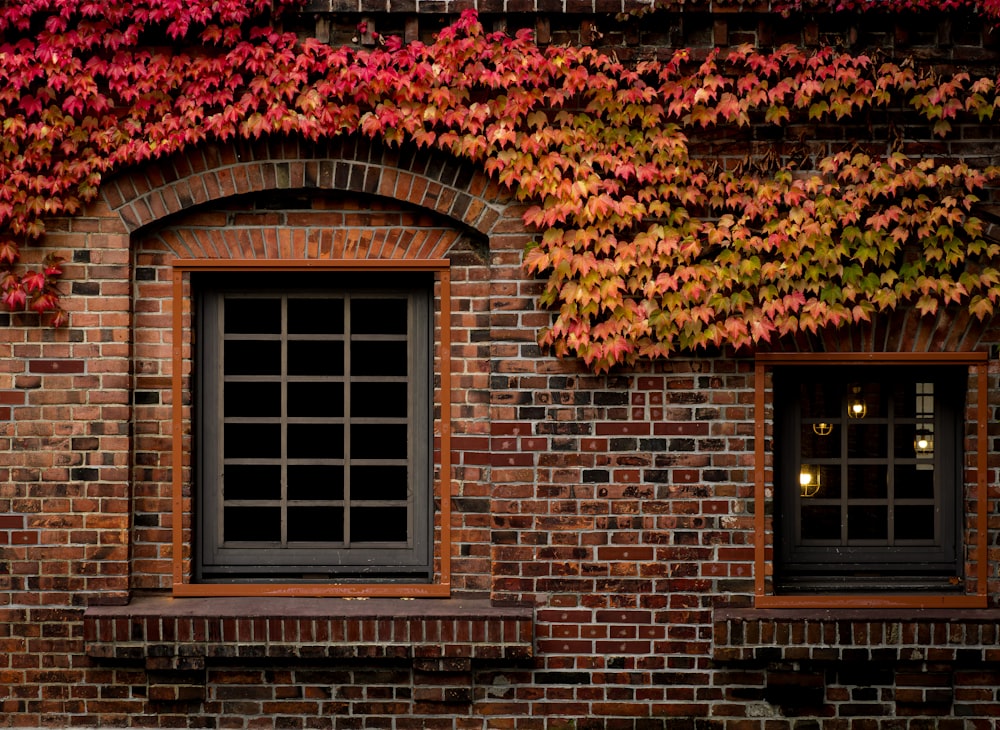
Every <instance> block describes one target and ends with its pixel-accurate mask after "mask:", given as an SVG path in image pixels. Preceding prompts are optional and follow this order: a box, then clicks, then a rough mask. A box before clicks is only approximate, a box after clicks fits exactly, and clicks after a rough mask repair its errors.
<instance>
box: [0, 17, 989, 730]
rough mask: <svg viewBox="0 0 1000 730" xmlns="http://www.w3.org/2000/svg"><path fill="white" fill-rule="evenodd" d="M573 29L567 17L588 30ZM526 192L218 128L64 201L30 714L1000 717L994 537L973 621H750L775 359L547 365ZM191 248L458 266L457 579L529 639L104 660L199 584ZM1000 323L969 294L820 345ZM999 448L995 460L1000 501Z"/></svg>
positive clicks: (3, 633) (860, 345)
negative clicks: (756, 449)
mask: <svg viewBox="0 0 1000 730" xmlns="http://www.w3.org/2000/svg"><path fill="white" fill-rule="evenodd" d="M571 20H572V23H578V21H579V18H576V17H574V18H572V19H571ZM554 22H555V23H556V26H557V27H556V28H555V29H554V38H556V39H558V38H561V37H563V36H561V35H560V34H565V35H566V37H568V36H569V32H570V31H569V30H566V29H565V28H561V27H559V25H560V23H562V24H564V25H568V24H570V20H566V19H561V20H560V19H558V18H557V20H556V21H554ZM691 22H692V23H696V21H691ZM749 23H750V21H748V20H746V19H742V18H739V17H737V16H730V20H729V21H728V24H727V25H726V26H725V28H724V30H725V31H726V32H727V33H728V36H727V38H728V39H730V40H734V39H735V37H736V36H735V35H734V33H735V32H736V31H734V28H735V29H736V30H738V31H739V32H741V33H744V34H749V33H751V31H752V32H753V33H757V32H758V31H760V28H758V27H757V25H756V21H754V22H753V24H751V25H752V27H751V25H748V24H749ZM744 26H746V27H744ZM692 27H693V26H692V25H690V24H689V25H688V26H687V32H688V33H693V32H694V31H693V30H692ZM699 27H701V28H702V31H704V32H703V33H702V35H705V34H706V33H708V31H709V30H710V31H711V33H708V35H705V37H706V38H712V39H714V38H715V35H717V34H718V33H720V32H721V30H720V28H719V26H717V25H713V24H707V23H702V25H701V26H699ZM550 30H552V28H551V27H550ZM577 30H578V28H574V31H573V32H576V31H577ZM713 34H715V35H713ZM623 38H624V40H623V41H622V43H623V45H624V46H626V47H630V46H629V41H628V37H627V36H623ZM897 40H898V39H897ZM633 45H635V44H633ZM963 47H964V46H963ZM980 50H981V49H980ZM956 52H957V51H956ZM282 196H285V197H286V198H288V199H289V200H290V201H291V202H289V203H288V205H286V206H283V207H279V208H277V209H275V208H274V202H275V200H277V199H279V198H281V197H282ZM522 212H523V208H522V206H521V204H519V203H517V202H515V201H514V200H512V199H511V198H510V196H509V195H507V194H505V193H504V191H501V190H499V189H497V187H496V186H495V185H494V184H492V183H490V182H489V181H488V180H487V179H486V178H485V177H484V176H483V175H482V174H481V173H480V172H479V171H476V170H474V169H471V168H468V167H465V166H462V165H458V164H456V163H455V162H454V161H452V160H446V159H444V158H442V157H439V156H434V155H429V154H425V153H415V152H412V151H402V152H400V151H393V150H383V149H381V148H379V147H377V146H374V147H373V146H371V145H369V144H367V143H358V142H355V141H351V140H349V141H344V142H342V143H335V144H331V145H329V146H325V147H316V146H305V145H303V146H299V145H297V144H295V143H292V142H286V143H280V144H279V143H275V144H272V145H264V144H261V145H254V146H246V147H241V148H228V147H220V148H208V149H205V150H198V151H196V152H193V153H191V154H190V155H189V156H187V157H184V158H181V159H177V160H172V161H170V163H169V164H162V165H159V166H150V167H146V168H143V169H141V170H138V171H134V172H132V173H130V174H127V175H122V176H121V177H119V178H117V179H115V180H112V181H109V182H107V183H106V184H105V185H104V187H103V189H102V199H101V200H100V202H98V203H97V204H95V205H93V206H91V207H90V209H88V210H87V211H86V213H85V214H84V215H82V216H80V217H77V218H73V219H68V220H59V221H54V222H53V223H52V224H51V225H50V231H51V232H50V234H49V235H48V236H47V238H46V240H45V245H44V246H43V247H35V248H32V249H30V250H29V251H28V254H29V255H30V256H34V257H37V258H39V259H40V258H41V257H42V256H43V255H44V254H45V253H48V252H54V253H57V254H60V255H62V256H64V257H66V258H67V260H68V264H67V266H66V277H65V281H66V283H65V285H64V286H65V288H66V290H67V291H66V293H67V297H66V299H65V304H66V306H67V307H68V308H69V309H70V312H71V322H70V326H69V327H67V328H65V329H61V330H58V331H54V330H51V329H48V328H46V327H43V326H38V323H37V321H36V318H35V317H34V316H33V315H30V314H17V315H11V316H10V317H9V319H10V326H8V327H5V328H4V329H3V330H2V332H3V334H2V338H0V726H3V727H28V726H36V725H47V726H52V727H64V726H76V725H79V726H96V725H103V726H135V727H220V728H221V727H233V728H271V727H289V728H299V727H301V728H312V727H320V728H361V727H372V728H383V727H385V728H387V727H396V728H411V727H412V728H438V727H440V728H522V729H529V728H530V729H535V728H538V729H541V728H550V729H555V728H564V727H565V728H569V727H575V728H635V729H638V728H653V727H656V728H669V729H670V730H674V729H675V728H681V729H682V730H686V729H688V728H690V729H692V730H695V729H697V730H709V729H711V730H715V729H716V728H727V729H728V730H748V729H750V728H752V729H753V730H772V729H775V730H777V729H781V730H784V729H785V728H789V729H792V728H796V729H798V730H805V729H806V728H810V729H811V728H818V727H825V728H835V729H836V730H862V729H864V730H867V729H868V728H876V727H879V728H890V727H891V728H901V729H902V728H906V729H907V730H917V729H918V728H930V727H935V728H944V729H945V730H948V729H949V728H954V730H958V729H959V728H962V730H968V728H975V729H976V730H979V728H983V729H985V728H992V727H993V722H994V718H996V717H997V716H1000V702H998V701H997V700H996V696H995V695H996V693H995V691H994V688H995V685H996V683H997V681H998V680H1000V656H997V655H996V654H995V650H993V649H991V648H990V647H992V646H993V645H995V643H996V641H997V638H998V636H1000V633H998V632H1000V621H998V618H997V616H1000V613H998V612H996V609H997V608H1000V606H998V602H997V601H996V599H995V598H994V596H995V595H996V593H997V589H998V588H1000V579H998V576H997V568H998V565H1000V561H998V560H997V556H996V555H995V550H993V549H992V548H991V552H990V560H991V564H990V570H989V574H990V577H991V584H990V590H989V594H990V606H991V609H990V610H989V611H985V612H966V613H964V614H962V615H955V616H952V617H950V618H953V619H954V621H952V622H950V623H949V622H948V621H947V620H946V619H943V618H942V617H940V616H936V617H928V618H926V620H925V619H921V621H923V623H920V622H915V623H914V628H912V629H911V628H905V629H900V630H896V629H893V628H892V626H894V625H897V624H899V619H898V617H895V618H894V617H888V616H886V617H882V618H878V617H876V618H875V619H872V618H871V617H863V618H858V617H854V618H848V617H843V616H841V617H840V618H838V617H837V616H832V617H825V619H824V620H825V623H824V624H823V627H822V629H817V631H819V633H818V634H816V638H811V637H812V634H809V633H807V630H806V627H807V625H809V624H808V621H809V620H812V619H813V617H810V616H803V615H798V616H793V617H792V618H791V619H789V620H786V621H784V623H783V624H782V622H781V621H778V620H776V619H773V617H772V618H768V616H766V615H765V616H764V617H759V616H758V617H748V616H745V615H743V614H738V615H735V617H734V616H733V615H728V614H727V615H723V614H722V611H723V609H725V610H733V609H738V608H742V607H748V606H750V605H752V591H753V584H752V569H753V545H754V539H755V538H754V533H753V516H752V502H753V500H752V491H753V468H754V459H753V445H754V444H753V436H754V412H753V370H752V364H753V361H752V358H751V357H749V356H739V357H736V356H733V355H732V354H726V355H724V356H719V357H697V358H694V357H678V358H676V359H674V360H671V361H669V362H665V363H658V364H643V365H641V366H639V367H637V368H635V369H633V370H629V371H619V372H615V373H613V374H611V375H608V376H600V377H598V376H594V375H591V374H588V373H587V372H585V371H584V370H583V368H582V367H581V365H580V364H579V363H578V362H575V361H572V360H566V361H557V360H555V359H552V358H549V357H546V356H543V355H542V353H540V352H539V350H538V347H537V345H536V344H535V332H536V330H537V328H538V327H540V326H543V325H545V324H546V323H547V322H548V321H549V316H550V315H549V314H548V313H546V312H539V311H538V310H537V308H536V305H535V296H536V294H537V293H538V291H539V289H540V287H539V284H538V282H536V281H533V280H531V279H529V278H526V276H525V275H524V273H523V271H522V269H521V266H520V262H521V255H522V251H523V247H524V245H525V244H526V243H527V242H528V241H530V239H531V233H530V232H528V231H526V230H525V229H524V227H523V225H522V223H521V219H520V215H521V213H522ZM175 256H181V257H185V258H192V257H201V256H205V257H210V258H211V257H218V258H222V259H225V258H240V257H293V258H298V257H306V258H308V257H317V258H318V257H331V256H333V257H336V256H354V257H371V256H399V257H406V256H410V257H432V256H433V257H436V256H447V257H448V258H450V260H451V263H452V269H451V271H452V280H453V290H452V296H453V310H452V357H453V362H454V365H453V370H454V373H455V378H454V382H453V388H454V396H453V412H452V418H453V425H454V430H455V435H454V438H453V441H452V445H453V451H454V468H453V471H452V474H451V480H452V490H453V497H454V498H453V508H454V512H453V525H452V528H453V535H454V539H455V543H454V551H453V552H454V566H453V588H454V591H453V595H454V596H455V598H456V599H458V600H473V599H490V600H492V601H493V602H494V603H496V604H497V605H505V604H510V603H524V604H527V605H529V606H530V607H532V608H533V609H534V642H533V644H534V646H533V651H532V652H531V653H530V654H527V653H522V654H520V655H518V656H513V655H510V656H506V657H504V656H503V655H502V654H500V655H496V656H493V657H486V658H483V657H476V656H474V655H473V654H471V653H470V654H468V655H467V656H465V655H463V656H460V657H454V656H448V655H442V656H432V657H426V656H425V657H414V656H412V655H409V654H406V652H405V651H401V652H400V653H398V654H392V653H391V652H388V654H389V655H386V656H379V657H374V656H373V655H371V654H364V653H363V652H362V653H361V654H359V653H355V654H348V653H340V654H336V653H334V654H332V655H325V656H322V657H317V656H316V655H314V654H309V655H307V654H303V653H302V652H301V651H300V650H299V649H295V650H291V649H290V650H289V651H288V652H287V653H286V654H283V655H281V656H278V655H275V654H268V653H267V651H266V650H265V649H262V648H261V646H260V645H258V644H255V643H254V642H252V641H251V642H245V643H243V644H241V643H240V642H239V641H236V642H234V645H233V651H232V654H231V655H229V656H215V657H206V656H204V655H198V654H197V645H196V644H191V645H190V646H192V647H194V648H193V649H192V650H191V651H192V653H191V654H190V655H183V654H179V653H175V654H167V653H162V655H157V653H156V651H152V650H150V649H149V646H152V645H153V644H154V643H155V642H154V641H152V640H149V641H146V639H142V640H141V641H140V640H139V639H137V640H136V642H135V646H132V647H126V649H125V650H123V652H122V653H121V654H117V653H115V652H110V653H106V654H103V655H102V652H101V651H99V649H100V648H101V647H99V646H96V645H95V643H94V642H95V639H94V637H92V636H87V637H85V635H84V630H85V626H87V625H88V624H85V622H84V619H83V610H84V608H85V607H86V606H88V605H89V606H96V605H98V604H102V603H103V604H108V603H119V604H120V603H124V602H126V601H127V600H129V599H130V598H131V599H133V601H136V600H137V599H139V598H141V597H142V596H143V595H144V594H149V593H154V594H156V593H163V592H165V591H166V589H167V588H168V586H169V583H170V560H171V558H172V555H171V544H170V530H171V527H172V524H171V516H170V491H169V490H170V480H171V478H172V470H173V469H174V468H177V467H178V466H179V465H176V464H173V463H172V460H171V459H172V457H171V451H170V443H171V442H170V439H171V437H172V434H171V433H170V407H171V395H170V381H169V378H170V374H171V373H170V355H171V346H172V343H171V341H170V337H169V334H170V333H169V327H170V309H169V307H170V299H169V297H170V294H171V292H170V289H169V281H170V264H171V262H172V260H173V258H174V257H175ZM995 343H1000V336H998V335H997V332H996V331H995V330H994V329H993V328H985V329H982V330H981V329H979V328H977V327H976V326H975V325H974V324H972V323H970V322H969V321H968V319H967V318H964V317H963V316H962V315H961V314H958V315H955V314H954V313H952V312H948V313H944V314H942V315H941V317H940V318H938V319H935V320H921V319H920V318H918V317H915V316H914V315H913V314H912V313H900V314H898V316H897V317H896V318H895V319H886V320H885V321H882V322H879V323H877V324H876V326H875V327H873V328H862V329H859V330H856V331H853V332H846V333H841V334H839V335H837V336H835V337H828V338H826V339H825V340H822V341H821V340H816V341H810V342H800V343H796V345H795V346H796V347H799V348H801V349H809V348H813V347H822V348H825V349H829V350H857V349H867V350H871V349H890V350H901V351H902V350H906V349H914V348H915V349H917V350H919V351H938V350H940V349H942V348H947V349H951V348H962V349H975V348H984V347H989V346H991V345H993V344H995ZM990 369H991V371H990V386H991V391H990V408H991V415H992V413H993V411H995V409H997V408H998V407H1000V387H998V375H1000V368H998V366H997V364H996V363H995V362H991V365H990ZM990 434H991V439H992V438H995V437H996V427H995V426H993V425H992V424H991V426H990ZM991 446H992V443H991ZM998 466H1000V463H998V459H997V457H996V455H995V454H994V453H993V452H992V451H991V454H990V479H989V483H990V485H991V493H990V499H991V503H992V502H995V501H996V499H997V497H998V495H997V494H996V491H995V489H994V488H993V486H992V485H994V484H995V483H996V481H997V480H996V476H997V474H996V470H997V468H998ZM991 506H993V507H994V508H995V506H996V505H995V504H992V505H991ZM993 513H995V509H994V510H993ZM990 519H991V523H990V529H991V531H992V530H996V529H997V528H998V525H997V523H996V518H995V517H992V516H991V518H990ZM994 542H995V539H994V536H993V535H992V534H991V536H990V539H989V543H990V545H991V546H992V544H993V543H994ZM177 600H178V601H181V600H182V599H177ZM428 605H432V604H430V603H429V604H428ZM434 610H439V609H434ZM428 611H429V612H431V611H432V609H428ZM109 620H110V619H109ZM122 620H123V621H124V623H122V624H121V625H122V626H123V627H124V628H123V629H122V630H123V631H124V632H125V633H126V634H129V635H130V636H131V632H132V630H133V626H134V625H133V624H130V623H129V622H128V620H127V619H122ZM435 620H436V619H435ZM769 622H770V623H769ZM168 625H170V624H169V622H168V621H167V620H166V619H164V622H163V623H161V624H156V626H157V631H166V628H165V627H167V626H168ZM815 625H819V624H815ZM956 625H957V626H958V627H959V628H958V629H953V628H949V626H956ZM364 626H368V624H364ZM828 627H832V628H828ZM873 627H875V628H873ZM136 630H138V629H136ZM143 630H145V629H143ZM900 631H902V632H903V634H900V633H899V632H900ZM953 631H955V632H957V633H954V634H952V632H953ZM859 632H860V633H859ZM894 632H895V633H894ZM906 632H910V633H906ZM904 634H905V635H904ZM438 635H439V634H435V636H438ZM143 636H145V635H143ZM862 637H863V638H862ZM894 637H895V638H894ZM143 642H145V643H143ZM441 643H442V644H443V643H444V641H442V642H441ZM374 645H375V644H372V645H371V646H374ZM143 646H145V647H146V648H145V649H143ZM133 648H134V649H136V650H137V652H138V653H136V654H134V655H132V654H129V651H130V650H131V649H133ZM521 648H522V649H523V648H524V647H521ZM372 651H374V650H372ZM143 652H145V653H143ZM296 652H298V653H296ZM484 656H486V655H484Z"/></svg>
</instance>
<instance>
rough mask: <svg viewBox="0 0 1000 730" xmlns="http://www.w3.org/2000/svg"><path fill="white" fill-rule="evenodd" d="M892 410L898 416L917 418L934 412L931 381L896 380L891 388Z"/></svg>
mask: <svg viewBox="0 0 1000 730" xmlns="http://www.w3.org/2000/svg"><path fill="white" fill-rule="evenodd" d="M893 410H894V411H895V413H896V416H897V417H898V418H919V417H920V416H925V417H926V416H930V415H932V414H933V413H934V386H933V384H932V383H926V382H925V383H916V382H912V381H903V382H897V383H896V385H895V387H894V388H893Z"/></svg>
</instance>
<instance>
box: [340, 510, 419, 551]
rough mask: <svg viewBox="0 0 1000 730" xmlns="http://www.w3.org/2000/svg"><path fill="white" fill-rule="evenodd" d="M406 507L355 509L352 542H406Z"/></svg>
mask: <svg viewBox="0 0 1000 730" xmlns="http://www.w3.org/2000/svg"><path fill="white" fill-rule="evenodd" d="M406 522H407V520H406V508H405V507H353V508H352V509H351V542H352V543H354V542H405V541H406V532H407V525H406Z"/></svg>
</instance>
